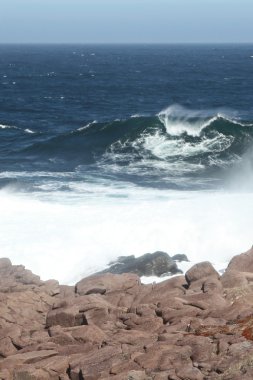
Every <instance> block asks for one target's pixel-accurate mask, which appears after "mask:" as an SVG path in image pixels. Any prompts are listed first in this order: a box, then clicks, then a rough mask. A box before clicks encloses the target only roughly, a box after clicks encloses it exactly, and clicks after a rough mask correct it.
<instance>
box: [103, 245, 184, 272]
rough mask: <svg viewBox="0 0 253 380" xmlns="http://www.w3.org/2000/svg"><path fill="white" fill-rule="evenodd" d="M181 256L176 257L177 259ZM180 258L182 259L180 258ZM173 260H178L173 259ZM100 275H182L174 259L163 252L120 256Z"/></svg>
mask: <svg viewBox="0 0 253 380" xmlns="http://www.w3.org/2000/svg"><path fill="white" fill-rule="evenodd" d="M179 256H180V257H181V255H178V257H179ZM182 256H183V255H182ZM181 258H182V257H181ZM186 259H187V258H186ZM175 260H178V258H177V259H175ZM109 265H110V267H109V268H108V269H106V270H104V271H103V272H102V273H114V274H122V273H136V274H137V275H138V276H157V277H160V276H162V275H166V274H168V273H169V274H176V273H182V271H181V270H180V269H178V267H177V264H176V263H175V261H174V259H173V258H171V257H170V256H169V255H168V254H167V253H165V252H160V251H157V252H154V253H146V254H145V255H143V256H140V257H134V256H121V257H119V258H118V260H117V261H115V262H112V263H110V264H109Z"/></svg>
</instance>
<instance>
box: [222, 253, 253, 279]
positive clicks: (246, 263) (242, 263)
mask: <svg viewBox="0 0 253 380" xmlns="http://www.w3.org/2000/svg"><path fill="white" fill-rule="evenodd" d="M230 270H236V271H238V272H251V273H253V247H252V248H251V249H249V250H248V251H247V252H245V253H242V254H240V255H237V256H234V257H233V258H232V260H231V261H230V263H229V264H228V268H227V271H230Z"/></svg>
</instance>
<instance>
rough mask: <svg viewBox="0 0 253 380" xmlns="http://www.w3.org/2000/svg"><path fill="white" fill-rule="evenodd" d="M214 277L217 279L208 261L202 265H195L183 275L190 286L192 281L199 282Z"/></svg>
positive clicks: (216, 273) (217, 276)
mask: <svg viewBox="0 0 253 380" xmlns="http://www.w3.org/2000/svg"><path fill="white" fill-rule="evenodd" d="M209 276H214V277H216V278H219V277H220V276H219V273H218V272H217V271H216V270H215V269H214V267H213V266H212V264H211V263H210V262H209V261H203V262H202V263H199V264H195V265H193V267H191V268H190V269H189V270H188V271H187V272H186V273H185V279H186V281H187V283H188V284H189V285H190V284H191V283H192V282H194V281H198V280H201V279H203V278H206V277H209Z"/></svg>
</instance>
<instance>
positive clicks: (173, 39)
mask: <svg viewBox="0 0 253 380" xmlns="http://www.w3.org/2000/svg"><path fill="white" fill-rule="evenodd" d="M252 18H253V0H0V43H179V42H182V43H184V42H185V43H192V42H199V43H205V42H206V43H211V42H221V43H224V42H253V21H252Z"/></svg>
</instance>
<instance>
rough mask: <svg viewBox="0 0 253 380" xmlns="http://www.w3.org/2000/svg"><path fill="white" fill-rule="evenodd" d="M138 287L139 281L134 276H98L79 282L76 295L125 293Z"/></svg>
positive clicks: (108, 274) (109, 274)
mask: <svg viewBox="0 0 253 380" xmlns="http://www.w3.org/2000/svg"><path fill="white" fill-rule="evenodd" d="M139 285H140V279H139V277H138V276H137V275H135V274H130V273H129V274H123V275H117V274H111V273H107V274H98V275H93V276H90V277H86V278H84V279H83V280H81V281H79V282H78V283H77V284H76V293H77V294H79V295H89V294H108V293H111V292H116V291H124V292H127V291H128V290H129V289H131V288H134V287H136V286H137V287H138V286H139ZM92 290H93V291H94V293H93V292H92Z"/></svg>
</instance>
